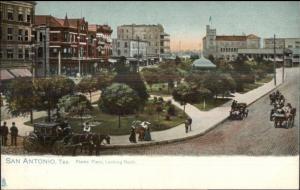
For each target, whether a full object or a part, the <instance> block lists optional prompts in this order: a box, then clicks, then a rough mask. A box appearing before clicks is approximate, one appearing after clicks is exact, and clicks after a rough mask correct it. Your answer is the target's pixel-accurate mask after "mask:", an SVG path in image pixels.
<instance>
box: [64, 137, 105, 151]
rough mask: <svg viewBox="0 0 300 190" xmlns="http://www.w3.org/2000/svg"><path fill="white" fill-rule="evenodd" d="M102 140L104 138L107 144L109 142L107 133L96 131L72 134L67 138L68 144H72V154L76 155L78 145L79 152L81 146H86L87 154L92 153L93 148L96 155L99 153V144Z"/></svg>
mask: <svg viewBox="0 0 300 190" xmlns="http://www.w3.org/2000/svg"><path fill="white" fill-rule="evenodd" d="M103 140H105V141H106V143H107V144H110V136H108V135H100V134H96V133H90V134H73V135H72V136H71V137H70V138H69V140H68V144H69V145H73V151H72V155H73V156H75V155H76V151H77V148H78V147H80V148H81V152H82V149H83V148H86V147H87V148H88V150H89V155H92V154H93V151H94V150H95V152H96V155H99V150H100V146H101V143H102V142H103Z"/></svg>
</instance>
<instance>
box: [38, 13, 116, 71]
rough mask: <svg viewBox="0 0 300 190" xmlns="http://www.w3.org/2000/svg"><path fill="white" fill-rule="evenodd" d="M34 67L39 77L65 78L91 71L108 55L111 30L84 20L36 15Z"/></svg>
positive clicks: (106, 58)
mask: <svg viewBox="0 0 300 190" xmlns="http://www.w3.org/2000/svg"><path fill="white" fill-rule="evenodd" d="M35 20H36V23H35V29H36V36H37V38H36V44H37V45H36V67H37V70H40V71H41V72H38V73H39V74H42V73H44V74H43V75H45V73H46V75H47V74H49V75H56V74H63V75H68V76H75V75H78V74H79V75H85V74H91V73H93V72H95V71H96V70H97V69H98V68H99V66H100V64H102V63H104V62H105V61H107V60H108V58H109V56H110V55H111V39H110V35H111V33H112V30H111V29H110V27H109V26H107V25H89V24H88V22H87V21H86V20H85V19H84V18H76V19H69V18H68V17H67V15H66V16H65V18H64V19H60V18H56V17H53V16H51V15H37V16H36V17H35Z"/></svg>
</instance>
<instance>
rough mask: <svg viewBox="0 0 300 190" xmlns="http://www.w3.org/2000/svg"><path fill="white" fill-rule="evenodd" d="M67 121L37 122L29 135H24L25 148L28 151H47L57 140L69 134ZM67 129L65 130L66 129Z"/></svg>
mask: <svg viewBox="0 0 300 190" xmlns="http://www.w3.org/2000/svg"><path fill="white" fill-rule="evenodd" d="M67 127H68V126H67V123H65V122H60V123H59V122H54V123H35V124H34V125H33V131H32V132H30V133H29V135H28V136H26V137H24V141H23V144H24V149H25V150H27V151H30V152H31V151H39V152H43V151H47V150H49V149H51V148H52V147H53V145H54V144H55V142H57V141H59V140H62V139H63V138H64V136H66V135H68V134H67V133H66V132H65V131H67V130H66V129H67ZM64 129H65V130H64Z"/></svg>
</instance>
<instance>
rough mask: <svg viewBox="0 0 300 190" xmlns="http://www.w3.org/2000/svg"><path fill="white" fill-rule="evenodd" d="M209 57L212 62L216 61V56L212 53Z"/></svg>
mask: <svg viewBox="0 0 300 190" xmlns="http://www.w3.org/2000/svg"><path fill="white" fill-rule="evenodd" d="M208 59H209V60H210V61H211V62H212V63H215V57H214V56H213V55H212V54H209V56H208Z"/></svg>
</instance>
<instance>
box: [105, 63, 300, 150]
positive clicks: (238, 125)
mask: <svg viewBox="0 0 300 190" xmlns="http://www.w3.org/2000/svg"><path fill="white" fill-rule="evenodd" d="M299 81H300V80H299V68H298V69H297V70H295V71H293V72H291V71H290V70H287V77H286V82H285V83H284V84H283V85H282V86H281V87H280V88H279V89H280V91H282V93H283V94H284V96H285V97H286V99H287V102H291V104H292V105H293V107H296V108H299V92H300V86H299ZM270 108H271V106H270V105H269V98H268V96H265V97H263V98H262V99H260V100H258V101H257V102H256V103H254V104H253V105H251V106H250V107H249V116H248V118H246V119H245V120H243V121H226V122H224V123H223V124H220V125H219V126H218V127H217V128H215V129H213V130H212V131H210V132H208V133H207V134H205V135H204V136H200V137H197V138H194V139H191V140H186V141H183V142H177V143H172V144H167V145H155V146H151V147H143V148H126V149H124V148H123V149H117V150H116V149H115V150H105V151H103V152H102V154H118V155H120V154H139V155H140V154H141V155H144V154H146V155H155V154H164V155H228V154H230V155H231V154H235V155H296V154H299V147H298V145H299V138H298V136H299V109H298V110H297V115H296V120H295V126H294V127H293V128H290V129H283V128H274V127H273V123H272V122H270V121H269V113H270Z"/></svg>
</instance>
